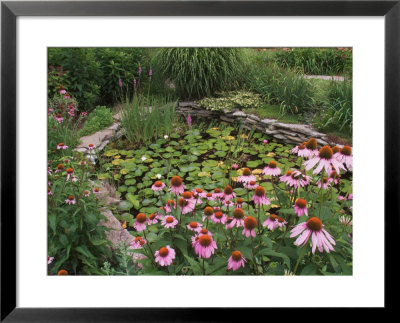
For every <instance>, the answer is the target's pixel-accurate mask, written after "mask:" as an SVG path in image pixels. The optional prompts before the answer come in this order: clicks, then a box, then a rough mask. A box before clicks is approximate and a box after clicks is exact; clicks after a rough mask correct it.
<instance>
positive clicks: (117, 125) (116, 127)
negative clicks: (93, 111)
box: [107, 122, 119, 131]
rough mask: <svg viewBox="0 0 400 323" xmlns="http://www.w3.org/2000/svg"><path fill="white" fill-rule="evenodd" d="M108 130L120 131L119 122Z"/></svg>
mask: <svg viewBox="0 0 400 323" xmlns="http://www.w3.org/2000/svg"><path fill="white" fill-rule="evenodd" d="M107 129H108V130H115V131H117V130H118V129H119V122H114V123H113V124H112V125H111V126H110V127H108V128H107Z"/></svg>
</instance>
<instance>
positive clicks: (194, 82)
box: [154, 48, 242, 99]
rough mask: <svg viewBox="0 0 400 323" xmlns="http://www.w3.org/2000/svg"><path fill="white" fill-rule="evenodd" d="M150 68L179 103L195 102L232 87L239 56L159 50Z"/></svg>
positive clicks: (228, 51)
mask: <svg viewBox="0 0 400 323" xmlns="http://www.w3.org/2000/svg"><path fill="white" fill-rule="evenodd" d="M154 65H155V69H157V70H159V71H160V73H161V74H162V75H163V76H164V78H165V79H166V80H168V81H170V82H171V83H173V84H174V86H175V88H176V91H177V93H178V95H179V96H180V97H181V98H182V99H198V98H201V97H203V96H209V95H212V94H213V93H215V92H216V91H220V90H225V89H229V88H231V87H233V86H234V85H235V84H234V83H235V80H236V79H237V76H238V74H239V71H240V67H241V65H242V52H241V49H240V48H161V49H159V50H158V52H157V53H156V55H155V57H154Z"/></svg>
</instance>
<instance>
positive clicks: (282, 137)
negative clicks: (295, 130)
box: [274, 133, 286, 140]
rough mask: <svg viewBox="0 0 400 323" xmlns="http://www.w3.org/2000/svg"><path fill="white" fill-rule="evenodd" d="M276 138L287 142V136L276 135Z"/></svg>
mask: <svg viewBox="0 0 400 323" xmlns="http://www.w3.org/2000/svg"><path fill="white" fill-rule="evenodd" d="M274 138H276V139H279V140H286V136H284V135H281V134H279V133H277V134H275V135H274Z"/></svg>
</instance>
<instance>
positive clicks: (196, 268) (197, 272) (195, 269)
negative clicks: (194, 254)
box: [185, 255, 202, 275]
mask: <svg viewBox="0 0 400 323" xmlns="http://www.w3.org/2000/svg"><path fill="white" fill-rule="evenodd" d="M185 258H186V260H187V261H188V262H189V264H190V268H191V269H192V270H193V273H194V274H195V275H201V274H202V272H201V266H200V264H199V263H198V262H197V261H195V260H194V259H193V258H191V257H189V256H186V255H185Z"/></svg>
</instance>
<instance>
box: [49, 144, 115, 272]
mask: <svg viewBox="0 0 400 323" xmlns="http://www.w3.org/2000/svg"><path fill="white" fill-rule="evenodd" d="M60 154H65V151H64V150H61V151H60ZM49 157H50V156H49ZM72 157H73V158H72ZM85 159H86V158H85V157H84V156H82V155H75V156H71V155H67V154H65V155H63V156H62V157H60V158H59V160H54V159H52V160H51V161H49V171H51V172H52V175H51V176H49V178H48V185H49V186H48V192H49V194H48V226H47V230H48V240H47V241H48V255H49V257H53V258H54V261H53V263H51V265H49V267H48V273H49V274H50V275H57V272H58V271H59V270H60V269H63V270H66V271H67V272H68V274H75V275H83V274H89V275H90V274H101V273H102V272H101V270H100V266H101V264H103V262H104V261H105V260H106V259H110V258H111V257H112V253H111V249H110V245H111V242H110V241H108V240H107V237H106V234H105V232H106V230H107V229H106V228H105V227H104V226H100V225H99V221H100V220H105V219H106V217H105V216H103V215H102V214H100V212H99V210H98V209H99V202H98V201H97V198H96V196H95V194H93V193H92V185H93V184H92V183H91V182H89V180H88V177H89V176H93V174H92V170H91V169H90V167H89V166H88V164H85V165H83V166H82V164H81V162H82V161H85ZM60 164H61V165H62V166H63V169H62V170H61V171H60V168H59V167H60ZM67 169H72V170H73V176H76V178H79V181H73V180H71V178H68V177H67V174H66V170H67ZM71 201H72V202H71Z"/></svg>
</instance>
